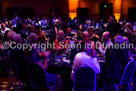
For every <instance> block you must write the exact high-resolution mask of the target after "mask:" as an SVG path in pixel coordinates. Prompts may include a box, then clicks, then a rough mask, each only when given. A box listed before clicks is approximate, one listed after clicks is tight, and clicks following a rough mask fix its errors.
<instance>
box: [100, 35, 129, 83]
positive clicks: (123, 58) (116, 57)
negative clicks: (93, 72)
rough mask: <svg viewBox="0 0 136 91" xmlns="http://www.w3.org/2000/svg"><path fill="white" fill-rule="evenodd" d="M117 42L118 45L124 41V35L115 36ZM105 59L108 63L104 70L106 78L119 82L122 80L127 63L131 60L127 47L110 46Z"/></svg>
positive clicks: (103, 73)
mask: <svg viewBox="0 0 136 91" xmlns="http://www.w3.org/2000/svg"><path fill="white" fill-rule="evenodd" d="M115 43H116V44H118V45H120V44H121V43H123V37H122V36H120V35H118V36H117V37H116V38H115ZM114 45H115V44H114ZM105 60H106V63H105V65H104V68H103V72H102V75H103V77H104V80H105V81H108V82H114V83H118V82H119V81H120V80H121V76H122V74H123V71H124V68H125V66H126V64H127V63H128V62H129V61H130V59H129V57H128V51H127V50H126V49H122V48H121V47H119V48H116V47H115V46H114V47H110V48H108V49H107V50H106V54H105Z"/></svg>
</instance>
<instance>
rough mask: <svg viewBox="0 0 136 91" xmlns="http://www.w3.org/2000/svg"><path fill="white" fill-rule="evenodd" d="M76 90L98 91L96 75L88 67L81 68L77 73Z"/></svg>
mask: <svg viewBox="0 0 136 91" xmlns="http://www.w3.org/2000/svg"><path fill="white" fill-rule="evenodd" d="M74 89H75V91H76V90H82V91H86V90H87V91H95V90H96V73H95V71H94V70H93V69H92V68H90V67H88V66H81V67H79V68H78V69H77V70H76V72H75V77H74Z"/></svg>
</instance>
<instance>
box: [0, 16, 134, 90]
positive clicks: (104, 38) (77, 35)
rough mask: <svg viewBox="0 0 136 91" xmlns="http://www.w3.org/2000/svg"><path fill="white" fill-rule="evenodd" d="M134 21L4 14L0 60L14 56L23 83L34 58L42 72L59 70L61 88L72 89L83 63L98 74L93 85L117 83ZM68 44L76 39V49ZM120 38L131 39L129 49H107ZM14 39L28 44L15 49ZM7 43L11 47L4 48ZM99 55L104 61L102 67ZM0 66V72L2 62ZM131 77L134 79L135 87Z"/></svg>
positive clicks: (127, 58) (128, 56)
mask: <svg viewBox="0 0 136 91" xmlns="http://www.w3.org/2000/svg"><path fill="white" fill-rule="evenodd" d="M133 26H135V24H133V23H132V22H130V21H125V20H119V22H117V21H116V20H115V16H114V15H112V16H110V17H109V21H108V22H107V23H104V21H103V20H100V22H99V23H96V22H95V20H93V21H91V20H90V19H87V20H86V22H85V23H83V22H82V21H80V19H78V18H74V19H73V20H71V19H70V18H68V17H58V18H56V17H54V18H52V19H51V18H46V17H43V18H42V19H40V18H33V19H30V18H26V19H24V20H23V19H21V18H19V17H18V16H16V17H14V18H13V19H12V20H8V19H3V20H1V22H0V65H2V62H4V61H3V60H4V59H3V57H4V56H7V57H9V60H8V61H10V60H14V62H15V64H16V66H17V69H18V71H19V74H20V75H21V77H20V79H21V80H22V81H23V82H24V83H26V84H27V83H31V79H30V77H29V72H28V69H29V66H30V65H31V64H32V63H37V64H39V65H41V67H42V68H43V69H44V71H45V72H47V73H51V74H58V75H60V78H61V91H72V86H73V83H74V74H75V71H76V70H77V69H78V68H79V67H81V66H84V65H87V66H89V67H91V68H92V69H94V71H95V72H96V73H97V74H100V75H99V76H100V77H98V79H97V80H100V81H101V82H100V84H99V83H98V85H101V83H102V82H103V80H104V81H109V82H114V81H116V82H118V81H119V80H120V79H121V75H122V71H123V70H124V67H125V66H126V64H127V63H128V62H129V61H130V60H135V59H136V29H133ZM47 32H48V33H47ZM3 43H6V45H5V44H4V45H3ZM73 43H74V44H81V48H79V47H77V46H74V47H75V48H73V46H72V47H71V46H70V47H68V45H70V44H73ZM122 43H125V44H128V45H129V44H130V43H132V44H133V48H129V49H121V48H118V49H115V48H112V49H111V46H112V45H114V44H119V45H121V44H122ZM16 44H28V45H31V46H28V48H26V49H24V48H21V47H19V46H18V47H16V48H15V46H16ZM36 44H38V45H36ZM42 44H44V45H42ZM45 44H46V45H45ZM102 44H103V45H102ZM9 45H10V46H12V48H8V49H7V48H5V46H9ZM39 45H42V47H41V46H39ZM90 45H91V47H89V46H90ZM86 46H87V48H86ZM105 46H106V47H105ZM88 47H89V48H88ZM3 54H5V55H3ZM99 56H101V57H103V60H105V62H104V66H103V68H101V64H100V62H99V58H98V57H99ZM65 59H69V60H71V61H70V63H69V62H65V61H64V60H65ZM9 63H10V62H9ZM0 70H1V71H3V68H2V66H0ZM135 73H136V72H135ZM134 75H135V76H136V74H134ZM135 78H136V77H134V78H133V83H134V87H135V89H136V79H135ZM97 87H98V88H99V86H97ZM100 89H101V87H100Z"/></svg>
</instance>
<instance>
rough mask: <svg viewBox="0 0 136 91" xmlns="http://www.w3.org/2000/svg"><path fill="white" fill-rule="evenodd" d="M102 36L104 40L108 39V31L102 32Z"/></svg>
mask: <svg viewBox="0 0 136 91" xmlns="http://www.w3.org/2000/svg"><path fill="white" fill-rule="evenodd" d="M102 38H103V41H104V42H106V41H108V40H109V39H110V32H104V33H103V34H102Z"/></svg>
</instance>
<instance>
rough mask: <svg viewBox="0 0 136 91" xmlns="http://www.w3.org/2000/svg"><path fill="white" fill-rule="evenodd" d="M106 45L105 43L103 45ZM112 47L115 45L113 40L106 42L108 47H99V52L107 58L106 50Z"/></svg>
mask: <svg viewBox="0 0 136 91" xmlns="http://www.w3.org/2000/svg"><path fill="white" fill-rule="evenodd" d="M103 44H104V43H103ZM111 45H113V43H112V42H111V40H108V41H107V42H106V46H104V45H102V46H101V47H99V51H100V53H101V55H102V56H105V52H106V49H107V48H108V47H110V46H111Z"/></svg>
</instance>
